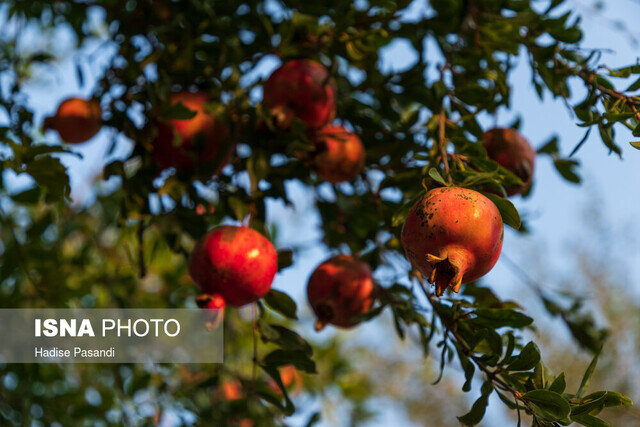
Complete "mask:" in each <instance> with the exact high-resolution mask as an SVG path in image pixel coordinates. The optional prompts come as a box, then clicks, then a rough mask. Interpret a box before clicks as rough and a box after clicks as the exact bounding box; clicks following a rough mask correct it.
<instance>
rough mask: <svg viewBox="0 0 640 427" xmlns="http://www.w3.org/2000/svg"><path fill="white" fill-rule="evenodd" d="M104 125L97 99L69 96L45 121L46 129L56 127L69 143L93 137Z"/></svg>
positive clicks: (63, 138)
mask: <svg viewBox="0 0 640 427" xmlns="http://www.w3.org/2000/svg"><path fill="white" fill-rule="evenodd" d="M101 127H102V110H101V109H100V104H98V103H97V102H96V101H92V100H91V101H87V100H84V99H82V98H75V97H74V98H67V99H65V100H64V101H62V102H61V103H60V105H59V106H58V110H57V111H56V114H55V115H54V116H52V117H47V118H46V119H45V121H44V128H45V129H55V130H56V131H57V132H58V134H59V135H60V138H62V140H63V141H64V142H68V143H69V144H79V143H81V142H85V141H88V140H90V139H91V138H93V137H94V136H95V135H96V134H97V133H98V132H99V131H100V128H101Z"/></svg>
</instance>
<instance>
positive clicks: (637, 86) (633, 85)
mask: <svg viewBox="0 0 640 427" xmlns="http://www.w3.org/2000/svg"><path fill="white" fill-rule="evenodd" d="M638 89H640V78H639V79H638V80H636V81H635V82H633V83H631V86H629V87H628V88H627V90H625V92H633V91H636V90H638Z"/></svg>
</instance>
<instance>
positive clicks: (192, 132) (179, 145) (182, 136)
mask: <svg viewBox="0 0 640 427" xmlns="http://www.w3.org/2000/svg"><path fill="white" fill-rule="evenodd" d="M180 102H181V103H182V104H183V105H184V106H185V107H187V108H188V109H189V110H191V111H195V112H196V115H195V116H194V117H192V118H190V119H183V120H178V119H172V120H169V121H168V122H166V123H165V122H158V124H157V126H158V135H157V136H156V139H155V141H154V142H153V155H152V159H153V161H154V163H155V164H156V165H158V166H159V167H160V168H161V169H166V168H169V167H175V168H176V169H178V170H183V171H190V170H192V169H194V167H195V165H196V164H202V163H208V162H216V161H217V168H216V170H215V171H213V173H212V175H215V174H216V173H218V172H219V171H220V169H222V167H224V165H226V164H227V163H228V162H229V157H230V156H231V152H232V149H233V144H232V143H231V142H230V138H231V133H230V132H229V128H227V127H226V126H225V125H224V123H222V122H221V121H220V120H218V119H217V118H216V117H215V116H214V115H213V114H211V113H209V112H208V111H207V110H206V109H205V104H206V103H207V102H208V96H207V95H206V94H204V93H191V92H180V93H176V94H174V95H172V96H171V104H172V105H175V104H178V103H180Z"/></svg>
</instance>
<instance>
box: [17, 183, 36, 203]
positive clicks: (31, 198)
mask: <svg viewBox="0 0 640 427" xmlns="http://www.w3.org/2000/svg"><path fill="white" fill-rule="evenodd" d="M41 194H42V191H41V190H40V187H33V188H30V189H28V190H25V191H22V192H20V193H17V194H14V195H12V196H11V198H12V199H13V201H14V202H16V203H22V204H34V203H37V202H38V200H40V195H41Z"/></svg>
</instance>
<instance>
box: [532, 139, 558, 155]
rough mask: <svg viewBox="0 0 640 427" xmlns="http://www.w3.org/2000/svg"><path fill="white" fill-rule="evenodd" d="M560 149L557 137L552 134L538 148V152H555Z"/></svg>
mask: <svg viewBox="0 0 640 427" xmlns="http://www.w3.org/2000/svg"><path fill="white" fill-rule="evenodd" d="M559 151H560V149H559V148H558V137H557V136H554V137H553V138H551V139H550V140H549V141H548V142H547V143H546V144H544V145H543V146H542V147H540V148H538V151H537V153H538V154H542V153H544V154H557V153H558V152H559Z"/></svg>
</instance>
